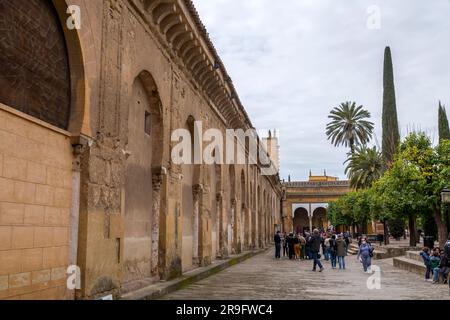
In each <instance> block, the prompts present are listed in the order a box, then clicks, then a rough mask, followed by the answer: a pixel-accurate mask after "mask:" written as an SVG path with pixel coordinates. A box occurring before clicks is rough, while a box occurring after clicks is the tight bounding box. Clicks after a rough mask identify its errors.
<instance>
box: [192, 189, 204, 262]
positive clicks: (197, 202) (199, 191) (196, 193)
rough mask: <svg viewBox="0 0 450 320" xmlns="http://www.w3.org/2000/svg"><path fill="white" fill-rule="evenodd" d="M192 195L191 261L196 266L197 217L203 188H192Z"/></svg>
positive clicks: (197, 260)
mask: <svg viewBox="0 0 450 320" xmlns="http://www.w3.org/2000/svg"><path fill="white" fill-rule="evenodd" d="M192 192H193V195H194V203H193V205H194V210H193V217H192V219H193V221H192V261H193V263H194V264H198V262H199V259H198V246H199V242H198V236H199V216H200V198H201V196H202V193H203V186H202V185H200V184H198V185H195V186H193V187H192Z"/></svg>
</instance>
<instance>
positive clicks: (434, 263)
mask: <svg viewBox="0 0 450 320" xmlns="http://www.w3.org/2000/svg"><path fill="white" fill-rule="evenodd" d="M440 264H441V254H440V252H439V249H437V248H436V249H434V250H433V255H432V256H431V257H430V269H431V270H432V271H433V283H439V269H440V268H439V265H440Z"/></svg>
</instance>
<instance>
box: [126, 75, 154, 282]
mask: <svg viewBox="0 0 450 320" xmlns="http://www.w3.org/2000/svg"><path fill="white" fill-rule="evenodd" d="M161 148H162V111H161V101H160V99H159V93H158V89H157V86H156V83H155V81H154V79H153V77H152V76H151V75H150V73H148V72H146V71H143V72H142V73H141V74H139V76H138V77H137V78H136V79H135V81H134V83H133V87H132V94H131V102H130V105H129V110H128V146H127V149H128V150H129V152H130V157H129V158H128V159H127V162H126V172H125V204H124V207H125V212H124V222H125V225H124V262H123V281H124V283H126V282H129V281H133V280H139V279H142V278H147V277H151V276H156V274H154V273H155V271H156V270H155V264H156V265H157V263H156V261H152V251H153V246H152V240H155V239H152V229H155V227H154V225H155V226H156V228H158V227H159V215H158V214H156V216H154V212H153V209H152V208H153V203H154V202H156V201H159V199H154V198H153V197H154V194H153V189H154V187H156V186H155V185H154V181H153V179H152V178H153V171H154V170H153V169H154V168H157V167H160V166H161V161H162V149H161ZM155 183H156V182H155ZM158 187H159V186H158ZM154 231H155V232H158V230H154ZM156 241H157V240H156ZM156 250H157V249H156ZM154 256H156V257H154V258H153V259H157V256H158V255H157V253H156V255H154ZM152 262H153V263H152ZM152 264H153V272H152ZM152 273H153V274H152Z"/></svg>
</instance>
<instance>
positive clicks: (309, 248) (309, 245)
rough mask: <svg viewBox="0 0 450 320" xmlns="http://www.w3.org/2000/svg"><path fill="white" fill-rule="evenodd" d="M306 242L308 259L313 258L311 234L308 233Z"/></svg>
mask: <svg viewBox="0 0 450 320" xmlns="http://www.w3.org/2000/svg"><path fill="white" fill-rule="evenodd" d="M305 239H306V244H305V250H306V259H307V260H310V259H311V234H310V233H306V237H305Z"/></svg>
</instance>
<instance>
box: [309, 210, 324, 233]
mask: <svg viewBox="0 0 450 320" xmlns="http://www.w3.org/2000/svg"><path fill="white" fill-rule="evenodd" d="M312 223H313V228H318V229H325V230H326V228H327V227H328V220H327V209H326V208H324V207H320V208H317V209H315V210H314V213H313V219H312Z"/></svg>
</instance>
